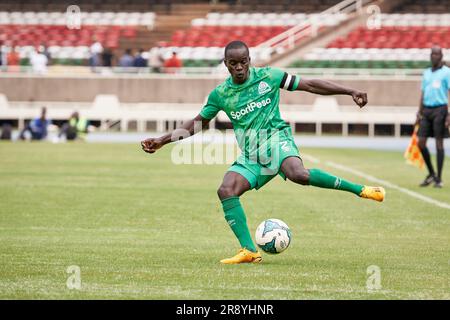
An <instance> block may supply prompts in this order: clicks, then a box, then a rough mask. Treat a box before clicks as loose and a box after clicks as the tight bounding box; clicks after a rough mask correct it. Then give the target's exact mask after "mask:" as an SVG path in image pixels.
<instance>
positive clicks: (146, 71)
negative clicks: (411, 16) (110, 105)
mask: <svg viewBox="0 0 450 320" xmlns="http://www.w3.org/2000/svg"><path fill="white" fill-rule="evenodd" d="M47 69H48V71H47V73H45V74H36V73H35V72H34V71H33V68H32V67H30V66H10V67H5V66H2V67H0V71H1V72H0V76H1V77H8V75H23V76H27V77H29V76H37V77H59V76H64V77H80V76H83V77H91V76H92V77H97V76H98V77H102V76H103V77H116V76H117V77H121V76H137V77H152V76H154V75H162V76H168V77H176V76H178V75H223V76H224V77H226V76H228V71H227V70H226V69H225V68H221V67H220V68H219V67H187V68H176V69H171V68H166V69H164V68H162V69H161V72H160V73H155V72H153V70H152V68H150V67H144V68H134V67H126V68H125V67H94V68H91V67H79V66H50V67H48V68H47ZM283 70H285V71H286V72H289V73H291V74H299V75H308V76H311V75H312V76H329V77H333V76H366V77H371V76H375V77H376V76H388V77H392V78H395V79H402V78H408V77H411V76H421V75H422V72H423V70H422V69H387V68H369V69H367V68H283Z"/></svg>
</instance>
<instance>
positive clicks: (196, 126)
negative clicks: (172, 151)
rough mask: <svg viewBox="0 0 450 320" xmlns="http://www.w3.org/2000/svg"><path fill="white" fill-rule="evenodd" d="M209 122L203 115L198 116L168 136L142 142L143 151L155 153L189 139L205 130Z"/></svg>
mask: <svg viewBox="0 0 450 320" xmlns="http://www.w3.org/2000/svg"><path fill="white" fill-rule="evenodd" d="M209 121H211V120H209V119H205V118H203V117H202V116H201V115H197V116H196V117H195V118H194V119H192V120H189V121H186V122H185V123H183V125H182V126H181V127H179V128H176V129H175V130H173V131H172V132H169V133H168V134H165V135H163V136H161V137H158V138H148V139H145V140H143V141H141V146H142V150H144V151H145V152H147V153H154V152H155V151H156V150H158V149H160V148H162V147H163V146H164V145H166V144H168V143H170V142H172V141H178V140H181V139H185V138H188V137H190V136H192V135H194V134H196V133H197V132H199V131H201V130H203V129H204V128H206V127H207V125H208V123H209Z"/></svg>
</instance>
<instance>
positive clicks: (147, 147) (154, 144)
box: [141, 138, 163, 153]
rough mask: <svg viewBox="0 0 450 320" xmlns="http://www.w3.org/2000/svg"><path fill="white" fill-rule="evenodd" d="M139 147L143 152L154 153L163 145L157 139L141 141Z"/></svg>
mask: <svg viewBox="0 0 450 320" xmlns="http://www.w3.org/2000/svg"><path fill="white" fill-rule="evenodd" d="M141 146H142V150H144V151H145V152H147V153H154V152H155V151H156V150H158V149H160V148H161V147H162V146H163V143H162V140H161V139H159V138H149V139H145V140H143V141H141Z"/></svg>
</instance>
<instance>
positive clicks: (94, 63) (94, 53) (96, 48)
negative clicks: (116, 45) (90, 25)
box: [89, 37, 103, 68]
mask: <svg viewBox="0 0 450 320" xmlns="http://www.w3.org/2000/svg"><path fill="white" fill-rule="evenodd" d="M92 40H93V43H92V45H91V47H90V49H89V51H90V54H91V58H90V59H89V62H90V65H91V67H93V68H95V67H99V66H101V61H100V57H101V54H102V52H103V46H102V44H101V43H100V42H98V41H97V39H96V38H95V37H94V38H93V39H92Z"/></svg>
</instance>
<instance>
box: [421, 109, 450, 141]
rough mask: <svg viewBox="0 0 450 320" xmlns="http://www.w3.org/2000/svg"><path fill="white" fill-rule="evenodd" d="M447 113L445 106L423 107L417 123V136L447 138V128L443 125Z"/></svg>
mask: <svg viewBox="0 0 450 320" xmlns="http://www.w3.org/2000/svg"><path fill="white" fill-rule="evenodd" d="M447 114H448V108H447V106H445V105H444V106H439V107H432V108H429V107H424V108H423V114H422V115H423V116H422V119H421V120H420V123H419V132H418V133H417V135H418V136H419V137H425V138H428V137H434V138H448V137H449V136H450V134H449V129H448V128H446V127H445V118H446V117H447Z"/></svg>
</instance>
